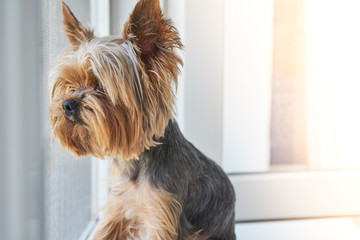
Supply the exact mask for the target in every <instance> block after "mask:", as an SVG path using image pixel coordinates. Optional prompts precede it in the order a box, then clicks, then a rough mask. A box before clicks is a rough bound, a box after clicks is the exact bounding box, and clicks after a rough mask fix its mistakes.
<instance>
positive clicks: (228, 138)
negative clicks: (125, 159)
mask: <svg viewBox="0 0 360 240" xmlns="http://www.w3.org/2000/svg"><path fill="white" fill-rule="evenodd" d="M65 2H66V3H67V4H68V5H69V6H70V8H71V9H72V11H73V12H74V14H75V16H76V17H77V18H78V19H79V20H80V21H81V22H82V23H83V24H84V25H89V26H92V27H94V28H95V33H96V34H97V35H99V36H104V35H109V34H111V35H118V36H120V35H121V27H122V23H123V22H124V21H125V20H126V19H127V18H128V16H129V13H130V12H131V10H132V9H133V7H134V5H135V4H136V2H137V1H136V0H67V1H65ZM60 3H61V1H60V0H11V1H10V0H3V1H1V3H0V20H1V21H0V31H1V33H2V37H1V39H0V41H1V42H0V72H1V73H2V77H1V78H0V79H1V80H0V83H1V85H0V86H1V94H0V109H1V111H0V239H4V240H5V239H6V240H18V239H19V240H27V239H31V240H32V239H34V240H41V239H51V240H57V239H65V240H72V239H74V240H75V239H76V240H77V239H81V240H84V239H89V236H91V234H92V232H93V230H94V229H95V227H96V224H97V222H98V219H99V217H100V216H101V206H102V205H103V204H104V201H105V199H106V194H107V187H106V177H107V170H108V169H107V163H106V160H99V159H93V158H91V157H87V158H80V159H74V158H73V157H72V156H71V155H70V154H69V153H68V152H67V151H66V150H64V149H62V148H61V146H60V144H59V143H58V142H57V141H56V140H55V141H53V140H52V138H51V132H50V127H49V122H48V117H47V116H48V101H49V93H48V73H49V70H50V69H51V68H52V67H53V66H54V65H55V64H56V56H57V55H58V54H59V53H60V52H61V50H62V49H64V48H65V47H66V46H67V45H68V43H67V39H66V37H65V35H64V34H63V33H62V29H63V26H62V16H61V4H60ZM161 5H162V9H163V12H164V15H165V16H167V17H170V18H171V19H173V21H174V24H175V26H176V27H177V28H178V30H179V32H180V34H181V37H182V39H183V42H184V44H185V50H184V51H183V52H182V53H181V54H182V56H183V59H184V62H185V64H184V68H183V71H182V75H181V77H180V84H179V88H178V94H177V116H176V118H177V121H178V122H179V125H180V127H181V129H182V131H183V132H184V134H185V136H186V137H187V138H188V139H189V140H190V141H191V142H193V143H194V144H195V145H196V146H197V147H198V148H199V149H200V150H201V151H203V152H204V153H205V154H206V155H208V156H209V157H211V158H212V159H214V160H215V161H216V162H217V163H218V164H219V165H221V166H222V167H223V169H224V170H225V171H226V172H227V173H228V174H229V176H230V178H231V180H232V182H233V184H234V187H235V190H236V194H237V202H236V221H237V225H236V230H237V236H238V239H244V240H258V239H259V240H283V239H284V240H285V239H292V240H305V239H306V240H315V239H316V240H319V239H321V240H323V239H324V240H338V239H341V240H353V239H360V229H359V227H360V217H359V216H360V124H359V123H360V94H359V92H360V14H359V12H360V2H359V1H357V0H222V1H220V0H162V1H161Z"/></svg>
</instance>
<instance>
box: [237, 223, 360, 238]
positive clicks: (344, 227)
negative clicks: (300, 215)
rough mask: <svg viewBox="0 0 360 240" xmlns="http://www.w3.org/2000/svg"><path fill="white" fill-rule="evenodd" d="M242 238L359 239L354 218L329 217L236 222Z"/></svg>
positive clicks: (239, 236) (238, 233) (359, 235)
mask: <svg viewBox="0 0 360 240" xmlns="http://www.w3.org/2000/svg"><path fill="white" fill-rule="evenodd" d="M236 236H237V238H238V239H241V240H289V239H291V240H359V239H360V228H359V225H358V224H357V222H356V219H353V218H327V219H310V220H290V221H273V222H256V223H241V224H236Z"/></svg>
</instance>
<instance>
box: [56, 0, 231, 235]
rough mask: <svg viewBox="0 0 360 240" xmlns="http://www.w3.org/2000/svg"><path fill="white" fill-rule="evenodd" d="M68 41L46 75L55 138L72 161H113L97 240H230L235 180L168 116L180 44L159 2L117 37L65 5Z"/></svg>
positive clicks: (151, 0) (148, 1)
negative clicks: (92, 158) (102, 32)
mask: <svg viewBox="0 0 360 240" xmlns="http://www.w3.org/2000/svg"><path fill="white" fill-rule="evenodd" d="M62 14H63V24H64V30H65V34H66V35H67V38H68V40H69V42H70V47H69V48H67V49H65V50H64V52H63V53H61V55H60V56H59V58H58V63H57V65H56V66H55V67H54V68H53V69H52V71H51V74H50V99H51V100H50V107H49V118H50V124H51V127H52V134H53V136H54V137H55V138H56V139H58V140H59V142H60V143H61V145H62V146H63V147H64V148H67V149H68V150H69V151H70V152H71V153H72V154H73V155H75V156H76V157H79V156H85V155H92V156H95V157H98V158H104V157H105V156H107V157H111V159H112V160H111V173H110V180H109V185H110V186H109V196H108V200H107V203H106V206H105V216H104V218H103V219H102V221H101V222H100V223H99V228H98V230H97V231H96V233H95V236H94V239H96V240H126V239H139V240H174V239H179V240H191V239H194V240H195V239H196V240H205V239H212V240H234V239H235V238H236V237H235V233H234V224H235V222H234V204H235V194H234V189H233V186H232V184H231V182H230V180H229V179H228V177H227V175H226V174H225V173H224V172H223V170H222V169H221V168H220V167H219V166H218V165H217V164H216V163H215V162H214V161H212V160H210V159H209V158H208V157H206V156H205V155H204V154H203V153H201V152H200V151H199V150H198V149H196V148H195V147H194V146H193V145H192V144H191V143H190V142H189V141H187V140H186V139H185V138H184V136H183V135H182V133H181V132H180V130H179V127H178V125H177V123H176V121H175V119H174V101H175V91H176V87H177V76H178V74H179V72H180V67H181V66H182V60H181V57H180V56H179V55H178V52H179V50H181V49H182V48H183V45H182V43H181V39H180V37H179V34H178V32H177V30H176V28H175V27H174V26H173V25H172V22H171V21H170V20H169V19H166V18H165V17H164V16H163V14H162V11H161V9H160V5H159V1H158V0H140V1H139V2H138V3H137V4H136V6H135V8H134V10H133V12H132V13H131V14H130V16H129V19H128V20H127V21H126V22H125V24H124V27H123V33H122V36H121V37H120V36H109V37H96V36H95V35H94V32H93V30H91V29H90V28H87V27H84V26H83V25H82V24H81V23H80V22H79V21H78V20H77V19H76V17H75V16H74V14H73V13H72V12H71V10H70V8H69V7H68V6H67V5H66V4H65V3H64V2H63V1H62Z"/></svg>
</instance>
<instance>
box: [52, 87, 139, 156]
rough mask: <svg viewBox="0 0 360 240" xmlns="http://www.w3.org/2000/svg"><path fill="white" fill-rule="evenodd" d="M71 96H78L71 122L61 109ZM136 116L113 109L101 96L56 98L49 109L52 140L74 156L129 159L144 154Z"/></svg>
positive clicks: (119, 108) (62, 96) (130, 112)
mask: <svg viewBox="0 0 360 240" xmlns="http://www.w3.org/2000/svg"><path fill="white" fill-rule="evenodd" d="M70 95H71V96H72V97H74V95H75V96H77V95H81V99H80V98H78V99H79V105H80V107H79V109H78V111H77V115H76V116H75V117H74V119H73V120H69V119H68V118H67V117H66V115H65V113H64V110H63V109H62V107H61V105H62V102H64V101H65V100H67V99H69V96H70ZM77 97H78V96H77ZM137 112H138V111H137V110H136V109H125V108H123V107H121V106H120V105H119V106H115V105H113V104H112V103H111V102H108V99H107V98H106V97H105V96H104V95H103V94H101V93H98V92H96V91H89V92H87V93H81V94H76V93H73V94H65V95H60V96H59V97H55V98H54V99H53V101H52V104H51V106H50V122H51V125H52V129H53V136H54V137H55V138H57V139H58V140H59V141H60V143H61V144H62V146H63V147H65V148H68V149H69V150H70V151H71V152H72V153H73V154H74V155H75V156H78V157H79V156H83V155H93V156H96V157H99V158H104V156H106V155H111V156H118V155H121V158H122V159H131V158H134V157H137V156H138V155H139V154H140V153H141V152H142V151H143V147H141V146H142V145H143V144H142V142H143V140H142V136H141V132H142V131H141V128H142V126H141V125H142V123H141V117H140V116H138V115H137V114H136V113H137Z"/></svg>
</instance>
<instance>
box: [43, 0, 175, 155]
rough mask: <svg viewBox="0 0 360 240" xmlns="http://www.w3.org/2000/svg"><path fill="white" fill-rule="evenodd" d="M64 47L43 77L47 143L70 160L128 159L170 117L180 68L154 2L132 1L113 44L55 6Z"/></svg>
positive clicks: (149, 142) (165, 22) (171, 36)
mask: <svg viewBox="0 0 360 240" xmlns="http://www.w3.org/2000/svg"><path fill="white" fill-rule="evenodd" d="M62 12H63V23H64V27H65V33H66V35H67V37H68V39H69V42H70V45H71V47H69V48H68V49H66V50H65V51H64V52H63V53H62V54H61V55H60V56H59V60H58V64H57V66H55V68H54V69H53V70H52V72H51V74H50V81H51V86H50V94H51V96H50V98H51V101H50V108H49V111H50V122H51V126H52V129H53V136H54V137H56V138H57V139H58V140H59V141H60V143H61V144H62V146H63V147H66V148H68V149H69V150H70V152H71V153H73V154H74V155H75V156H82V155H94V156H96V157H100V158H103V157H104V156H106V155H109V156H118V155H120V156H121V158H122V159H124V160H126V159H131V158H136V157H137V156H138V155H139V154H140V153H141V152H143V151H144V150H145V149H148V148H150V147H152V146H154V145H155V144H156V141H155V140H154V139H157V138H159V137H160V136H161V135H163V133H164V129H165V127H166V124H167V123H168V121H169V119H170V118H171V117H172V115H173V105H174V98H175V96H174V88H176V85H177V75H178V73H179V65H181V64H182V61H181V59H180V57H179V55H178V54H177V50H178V49H181V48H182V44H181V41H180V38H179V35H178V33H177V31H176V29H175V28H174V27H173V26H172V24H171V22H170V21H169V20H168V19H165V18H164V17H163V15H162V13H161V9H160V6H159V2H158V0H140V1H139V2H138V3H137V5H136V6H135V9H134V10H133V12H132V13H131V15H130V17H129V19H128V20H127V22H126V23H125V24H124V27H123V34H122V36H121V37H96V36H94V32H93V31H92V30H90V29H88V28H85V27H84V26H83V25H82V24H81V23H80V22H79V21H78V20H77V19H76V18H75V16H74V15H73V13H72V12H71V11H70V9H69V7H68V6H67V5H66V4H65V3H64V2H62Z"/></svg>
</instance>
